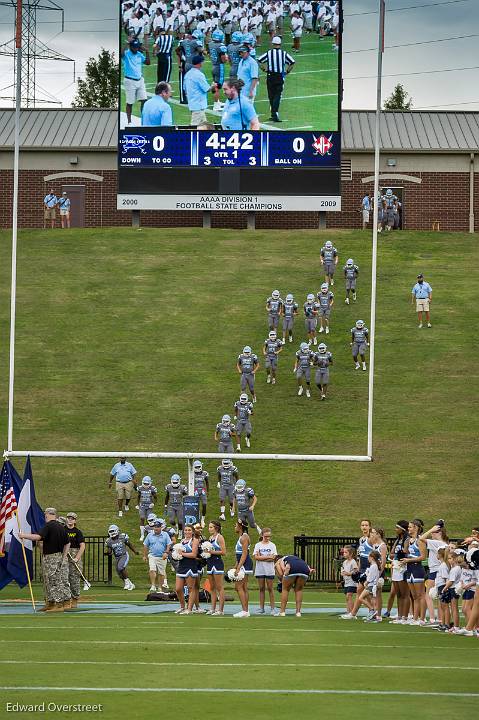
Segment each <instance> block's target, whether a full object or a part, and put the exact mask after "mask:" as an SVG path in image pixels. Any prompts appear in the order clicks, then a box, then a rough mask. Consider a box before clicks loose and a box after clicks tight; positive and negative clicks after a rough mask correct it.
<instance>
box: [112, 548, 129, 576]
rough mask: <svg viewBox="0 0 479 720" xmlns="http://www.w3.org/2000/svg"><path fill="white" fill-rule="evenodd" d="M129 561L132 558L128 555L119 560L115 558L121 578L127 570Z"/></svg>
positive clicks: (121, 556)
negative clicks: (122, 573)
mask: <svg viewBox="0 0 479 720" xmlns="http://www.w3.org/2000/svg"><path fill="white" fill-rule="evenodd" d="M129 560H130V556H129V554H128V553H125V554H124V555H120V557H119V558H115V561H116V571H117V573H118V575H119V576H120V577H121V575H120V573H121V572H122V571H123V570H124V569H125V568H126V566H127V565H128V562H129Z"/></svg>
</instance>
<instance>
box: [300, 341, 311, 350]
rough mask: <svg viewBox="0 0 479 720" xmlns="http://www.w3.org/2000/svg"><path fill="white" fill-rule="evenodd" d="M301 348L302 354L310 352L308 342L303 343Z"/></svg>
mask: <svg viewBox="0 0 479 720" xmlns="http://www.w3.org/2000/svg"><path fill="white" fill-rule="evenodd" d="M299 347H300V350H301V352H306V350H309V345H308V343H307V342H302V343H301V345H300V346H299Z"/></svg>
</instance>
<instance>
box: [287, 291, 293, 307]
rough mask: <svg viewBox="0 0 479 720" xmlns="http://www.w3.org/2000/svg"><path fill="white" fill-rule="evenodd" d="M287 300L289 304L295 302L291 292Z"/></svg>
mask: <svg viewBox="0 0 479 720" xmlns="http://www.w3.org/2000/svg"><path fill="white" fill-rule="evenodd" d="M285 302H287V303H288V305H291V303H292V302H294V297H293V296H292V295H291V293H288V294H287V295H286V299H285Z"/></svg>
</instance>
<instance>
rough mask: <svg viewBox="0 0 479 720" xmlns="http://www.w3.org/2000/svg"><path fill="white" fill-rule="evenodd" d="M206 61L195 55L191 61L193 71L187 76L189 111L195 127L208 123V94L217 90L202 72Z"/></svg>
mask: <svg viewBox="0 0 479 720" xmlns="http://www.w3.org/2000/svg"><path fill="white" fill-rule="evenodd" d="M204 61H205V58H204V57H203V55H195V56H194V58H192V60H191V64H192V67H191V70H188V72H187V73H186V75H185V83H184V87H185V92H186V98H187V100H188V110H189V111H190V112H191V124H192V125H194V126H195V127H197V126H198V125H201V124H202V123H205V122H206V112H205V111H206V108H207V107H208V93H209V92H210V90H215V88H216V83H211V84H210V83H208V80H207V79H206V77H205V74H204V73H203V71H202V66H203V63H204Z"/></svg>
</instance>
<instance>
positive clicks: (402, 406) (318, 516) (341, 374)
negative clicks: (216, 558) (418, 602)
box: [0, 228, 479, 549]
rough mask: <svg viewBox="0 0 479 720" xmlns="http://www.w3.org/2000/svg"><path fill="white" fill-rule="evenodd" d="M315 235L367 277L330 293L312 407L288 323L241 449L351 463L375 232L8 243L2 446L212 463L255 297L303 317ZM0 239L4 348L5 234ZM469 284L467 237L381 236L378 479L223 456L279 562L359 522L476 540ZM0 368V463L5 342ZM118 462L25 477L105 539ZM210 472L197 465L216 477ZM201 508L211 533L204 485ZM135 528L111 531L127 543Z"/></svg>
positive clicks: (367, 468) (115, 236)
mask: <svg viewBox="0 0 479 720" xmlns="http://www.w3.org/2000/svg"><path fill="white" fill-rule="evenodd" d="M329 237H332V238H333V240H334V243H335V245H336V246H337V248H338V251H339V254H340V260H341V262H340V266H342V264H344V262H345V261H346V259H347V258H348V257H353V258H354V260H355V262H356V263H357V264H358V265H359V267H360V272H361V274H360V279H359V283H358V300H357V303H356V304H355V305H351V306H349V307H348V306H346V305H345V304H344V286H343V282H342V281H341V280H340V278H338V280H337V282H336V284H335V286H334V288H333V290H334V292H335V296H336V305H335V308H334V311H333V316H332V323H331V325H332V332H331V335H330V336H329V337H328V338H327V339H328V345H329V348H330V349H331V350H332V352H333V355H334V366H333V368H332V370H331V387H330V395H329V397H328V399H327V401H326V402H320V401H319V398H318V394H317V392H313V397H312V399H311V400H307V399H306V398H305V397H302V398H298V397H297V396H296V384H295V379H294V377H293V374H292V367H293V358H294V351H295V350H296V349H297V347H298V345H299V342H300V341H301V340H303V338H304V332H303V323H302V320H298V321H297V325H296V338H295V343H294V345H286V347H285V348H284V350H283V352H282V354H281V356H280V363H279V373H278V384H277V385H276V387H271V386H268V385H266V382H265V375H264V370H263V368H261V371H260V372H259V373H258V392H257V394H258V402H257V404H256V407H255V415H254V423H253V429H254V435H253V444H252V451H255V452H256V451H257V452H293V453H353V454H365V453H366V420H367V374H366V373H363V372H355V371H354V369H353V364H352V361H351V355H350V348H349V330H350V328H351V327H352V325H353V324H354V322H355V321H356V319H358V318H359V317H361V318H363V319H364V320H365V321H366V323H369V293H370V255H371V252H370V244H371V243H370V236H369V234H366V233H360V232H348V231H344V232H335V233H323V234H321V233H318V232H312V231H297V232H295V233H292V232H286V231H284V232H282V231H274V232H273V231H257V232H254V233H249V232H233V231H227V230H211V231H202V230H199V229H196V228H195V229H177V230H174V231H172V230H162V229H148V230H146V229H144V230H141V231H134V230H130V229H120V228H115V229H101V230H100V229H96V230H72V231H71V232H68V233H66V232H65V233H63V234H60V233H59V232H48V231H36V232H30V231H29V232H22V233H21V234H20V239H19V256H18V257H19V260H18V306H17V346H16V351H17V355H16V363H17V364H16V383H15V389H16V396H15V432H14V446H15V448H17V449H26V448H28V449H44V450H45V449H51V450H98V451H104V450H120V449H130V450H167V451H190V450H191V451H198V453H199V455H200V456H201V452H202V451H203V452H207V451H210V452H211V451H215V450H216V445H215V443H214V440H213V433H214V427H215V424H216V422H218V420H219V419H220V418H221V416H222V414H223V413H225V412H231V410H232V405H233V402H234V401H235V400H236V399H237V397H238V394H239V381H238V375H237V373H236V370H235V362H236V357H237V355H238V353H239V352H240V350H241V349H242V347H243V346H244V345H245V344H250V345H252V347H253V350H254V351H256V352H257V353H260V350H261V344H262V341H263V340H264V338H265V337H266V335H267V324H266V313H265V309H264V303H265V300H266V298H267V297H268V295H269V294H270V292H271V291H272V290H273V289H275V288H278V289H279V290H280V291H281V293H282V294H283V295H285V294H286V293H287V292H293V293H294V295H295V297H296V299H297V300H298V302H299V303H300V305H301V304H302V303H303V302H304V299H305V296H306V293H307V292H316V291H317V290H319V287H320V283H321V281H322V279H323V277H322V274H321V272H320V264H319V250H320V247H321V245H322V243H323V242H324V241H325V240H326V239H327V238H329ZM0 240H1V250H0V252H1V262H0V273H1V286H0V287H1V305H0V313H1V314H0V318H1V331H2V337H3V338H4V339H6V338H7V337H8V310H9V306H8V304H9V249H8V248H9V244H10V235H9V233H7V232H2V233H1V234H0ZM453 268H454V270H453ZM478 268H479V262H478V257H477V239H476V238H475V237H473V236H470V235H460V234H456V235H447V234H437V233H436V234H428V233H395V234H393V235H390V236H386V237H384V236H382V237H381V238H380V249H379V274H378V304H377V356H376V357H377V373H376V402H375V415H374V432H375V440H374V462H373V463H370V464H359V463H342V464H341V463H273V462H246V461H243V462H241V457H240V456H237V457H236V459H235V462H237V463H238V465H239V468H240V472H241V475H242V476H244V477H245V479H246V480H247V482H248V483H249V484H251V485H252V486H253V487H254V488H255V490H256V492H257V494H258V496H259V500H258V505H257V518H258V521H259V522H260V524H262V525H263V526H264V525H265V524H268V525H271V526H273V528H274V535H275V538H276V540H277V543H278V546H279V547H281V548H284V549H290V548H291V538H292V536H293V535H294V534H297V533H301V532H305V533H312V534H329V533H332V534H335V533H336V534H340V533H341V534H342V533H343V532H354V531H356V529H357V526H358V521H359V519H360V518H361V517H362V516H364V515H366V516H372V517H373V519H374V522H375V523H377V524H380V525H383V526H384V527H385V528H386V530H387V531H388V532H391V531H392V529H393V526H394V522H395V521H396V520H397V519H398V518H399V517H403V516H404V517H411V516H414V517H416V516H419V517H422V518H424V519H425V521H426V522H431V521H434V520H435V519H436V516H441V517H442V516H445V517H446V519H447V520H448V522H449V525H450V528H451V531H452V532H453V533H454V534H459V535H460V534H461V533H463V532H465V531H466V530H468V529H469V527H470V526H471V524H477V506H475V505H474V504H473V503H471V502H470V501H469V500H470V498H471V488H472V483H473V482H474V481H475V475H476V467H477V460H478V449H477V412H476V403H474V395H476V401H477V392H475V388H477V362H476V358H475V357H474V354H473V345H474V341H476V340H477V302H476V294H477V293H476V288H477V286H478V280H479V278H478ZM420 271H422V272H424V273H425V276H426V278H427V279H428V280H429V282H430V283H431V285H432V286H433V289H434V299H433V305H432V319H433V327H432V329H430V330H427V329H423V330H419V329H418V327H417V323H416V318H415V314H414V311H413V309H412V307H411V305H410V304H409V302H410V290H411V287H412V285H413V283H414V282H415V278H416V275H417V273H418V272H420ZM338 275H339V273H338ZM0 352H1V367H2V373H1V377H2V384H1V408H2V428H3V431H2V437H3V438H4V441H3V444H4V446H5V445H6V439H5V437H6V432H5V429H6V421H5V416H6V405H7V399H6V391H7V370H8V356H7V353H8V347H7V343H6V342H4V343H2V347H1V350H0ZM112 464H113V463H110V462H109V461H102V460H68V461H67V460H34V462H33V470H34V474H35V479H36V485H37V494H38V496H39V499H40V501H41V502H42V503H43V504H49V505H51V504H54V505H56V506H57V507H58V508H59V509H60V510H62V511H66V510H68V509H71V508H74V509H75V510H76V511H77V512H78V513H79V514H80V522H79V525H80V526H81V527H82V528H83V529H84V531H86V532H88V533H100V532H104V531H105V528H106V527H107V525H108V524H109V523H110V522H112V521H113V520H114V519H115V517H116V514H115V503H114V497H113V494H109V493H108V491H107V481H108V476H109V470H110V467H111V465H112ZM16 465H17V466H21V465H22V461H16ZM136 465H137V468H138V474H139V476H140V477H141V476H142V475H144V474H149V475H151V476H152V477H153V480H154V482H155V483H156V484H157V486H158V487H160V488H163V486H164V485H165V483H166V481H167V478H168V477H169V475H170V474H171V473H172V472H173V471H179V472H180V473H181V474H182V475H183V476H185V474H186V463H184V462H183V461H176V462H175V461H164V462H160V461H153V462H151V461H140V462H138V463H136ZM216 465H217V463H216V462H208V463H206V467H207V469H208V470H209V471H210V473H211V474H213V475H214V470H215V467H216ZM19 469H20V470H21V467H19ZM210 499H211V503H210V511H211V512H209V513H208V515H209V516H217V512H218V505H217V491H216V488H215V484H214V483H213V489H212V491H211V498H210ZM162 504H163V503H162V499H161V501H160V503H159V508H162ZM134 515H136V513H134V511H133V512H130V514H129V516H127V517H126V518H124V519H123V525H122V527H124V528H125V529H126V530H127V531H129V532H130V533H131V534H132V537H134V538H135V539H136V535H137V532H136V529H135V526H136V524H137V523H136V518H135V517H133V516H134ZM227 525H228V527H227V529H226V536H227V539H228V541H229V544H230V546H231V541H232V527H231V522H228V523H227Z"/></svg>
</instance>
